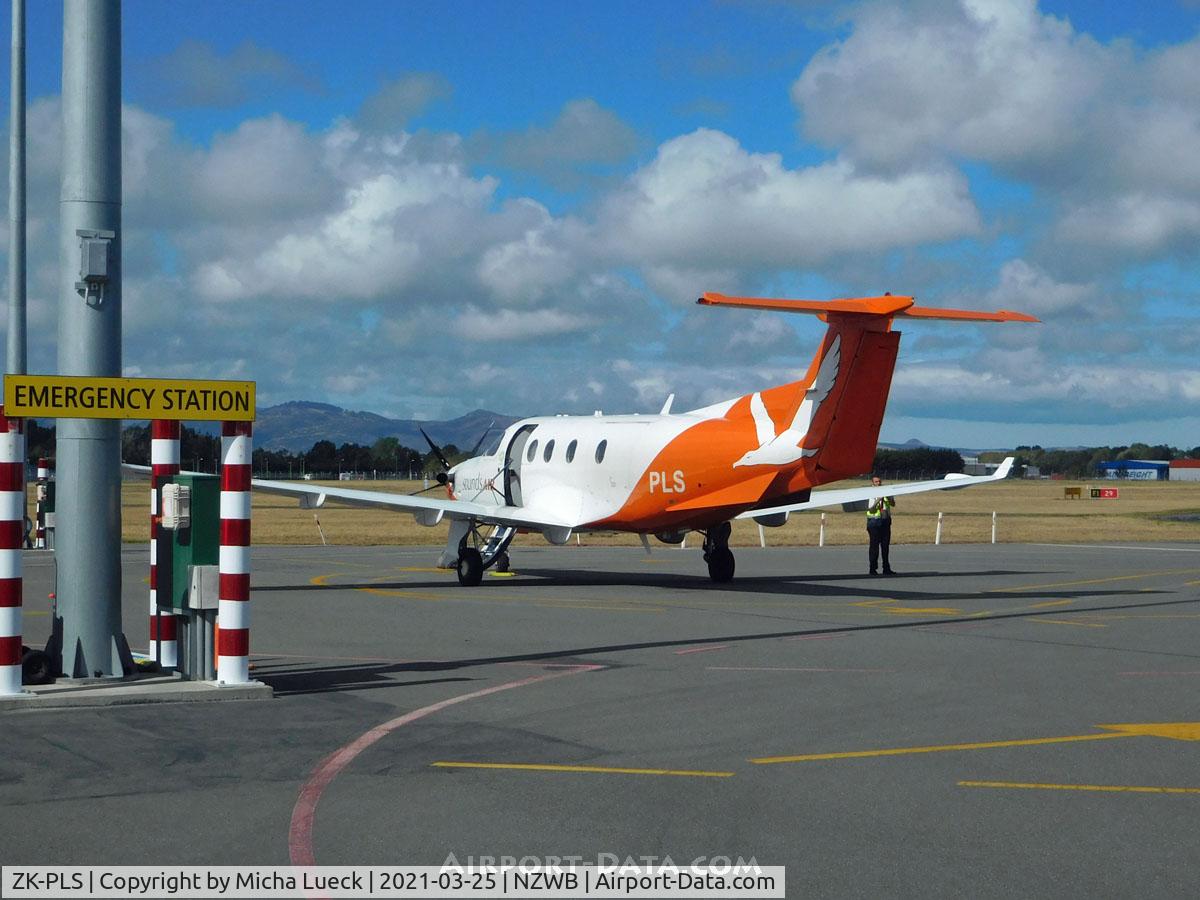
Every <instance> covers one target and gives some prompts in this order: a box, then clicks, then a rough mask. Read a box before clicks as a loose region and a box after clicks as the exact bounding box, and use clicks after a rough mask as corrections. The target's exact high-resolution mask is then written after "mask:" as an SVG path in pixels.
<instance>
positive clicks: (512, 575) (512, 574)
mask: <svg viewBox="0 0 1200 900" xmlns="http://www.w3.org/2000/svg"><path fill="white" fill-rule="evenodd" d="M488 574H489V575H491V576H492V577H493V578H516V576H517V573H516V572H488Z"/></svg>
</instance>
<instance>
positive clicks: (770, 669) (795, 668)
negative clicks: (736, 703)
mask: <svg viewBox="0 0 1200 900" xmlns="http://www.w3.org/2000/svg"><path fill="white" fill-rule="evenodd" d="M704 668H706V669H708V670H710V671H713V672H895V671H896V670H895V669H821V668H817V667H815V666H705V667H704Z"/></svg>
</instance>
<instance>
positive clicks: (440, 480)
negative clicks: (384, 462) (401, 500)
mask: <svg viewBox="0 0 1200 900" xmlns="http://www.w3.org/2000/svg"><path fill="white" fill-rule="evenodd" d="M495 425H496V422H495V420H494V419H493V420H492V422H491V424H489V425H488V427H487V428H485V429H484V430H483V434H481V435H480V436H479V440H477V441H476V442H475V446H474V447H472V448H471V450H470V452H468V453H467V456H468V457H472V456H474V455H475V454H476V453H478V452H479V448H480V447H482V446H483V442H484V441H485V440H487V436H488V435H489V434H490V433H491V431H492V428H493V427H495ZM417 431H419V432H421V437H423V438H425V443H427V444H428V445H429V449H430V450H432V451H433V455H434V456H436V457H437V460H438V462H440V463H441V464H442V469H443V471H441V472H438V473H437V484H431V485H430V486H429V487H427V488H423V489H421V490H419V491H414V492H413V493H412V494H410V495H409V496H411V497H415V496H416V495H417V494H423V493H425V491H431V490H433V489H434V488H436V487H441V486H442V485H445V484H449V485H450V486H451V487H453V486H454V478H453V476H451V475H450V460H448V459H446V454H445V453H443V452H442V448H441V447H439V446H438V445H437V444H435V443H434V442H433V438H431V437H430V436H429V435H428V434H427V433H426V431H425V429H424V428H421V427H420V426H418V427H417Z"/></svg>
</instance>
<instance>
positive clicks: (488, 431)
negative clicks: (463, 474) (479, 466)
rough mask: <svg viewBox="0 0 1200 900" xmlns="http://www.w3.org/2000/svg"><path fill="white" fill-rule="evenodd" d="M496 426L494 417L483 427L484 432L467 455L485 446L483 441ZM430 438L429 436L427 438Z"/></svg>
mask: <svg viewBox="0 0 1200 900" xmlns="http://www.w3.org/2000/svg"><path fill="white" fill-rule="evenodd" d="M495 427H496V420H495V419H492V421H491V423H490V424H489V425H488V427H487V428H485V429H483V434H481V435H480V436H479V440H477V441H476V442H475V446H474V447H472V448H471V452H470V453H468V454H467V456H474V455H475V454H476V453H478V452H479V448H480V447H482V446H483V442H484V441H485V440H487V436H488V435H489V434H491V433H492V429H493V428H495ZM426 440H428V438H427V439H426Z"/></svg>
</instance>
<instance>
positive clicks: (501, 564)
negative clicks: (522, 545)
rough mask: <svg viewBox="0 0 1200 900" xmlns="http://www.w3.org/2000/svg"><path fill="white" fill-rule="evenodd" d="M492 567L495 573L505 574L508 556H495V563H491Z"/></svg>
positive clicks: (503, 554) (504, 554)
mask: <svg viewBox="0 0 1200 900" xmlns="http://www.w3.org/2000/svg"><path fill="white" fill-rule="evenodd" d="M493 566H494V567H495V569H496V571H497V572H507V571H508V566H509V559H508V554H507V553H501V554H500V555H499V556H497V557H496V562H495V563H493Z"/></svg>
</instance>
